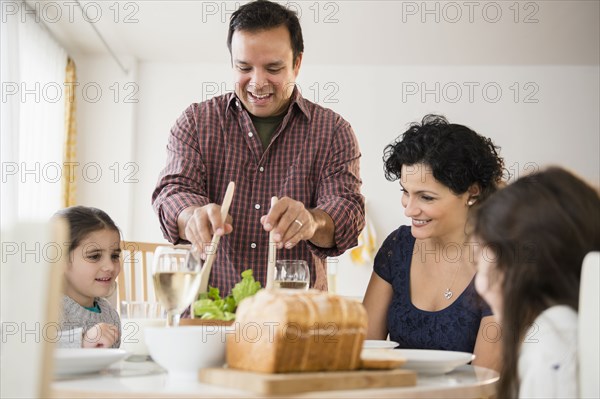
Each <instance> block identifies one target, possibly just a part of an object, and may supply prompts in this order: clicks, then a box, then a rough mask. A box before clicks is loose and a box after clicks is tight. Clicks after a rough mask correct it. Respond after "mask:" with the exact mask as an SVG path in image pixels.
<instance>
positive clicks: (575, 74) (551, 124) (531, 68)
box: [78, 3, 600, 296]
mask: <svg viewBox="0 0 600 399" xmlns="http://www.w3.org/2000/svg"><path fill="white" fill-rule="evenodd" d="M416 4H417V3H416ZM363 5H364V4H363ZM542 11H543V10H542ZM361 12H364V10H362V11H361V9H358V10H354V11H353V9H352V8H350V9H345V13H346V14H344V16H345V17H346V18H347V19H346V20H348V21H355V22H354V23H353V24H350V25H352V26H349V25H344V26H343V27H341V29H342V33H343V30H344V29H347V30H348V32H350V30H352V35H351V37H352V38H353V43H352V46H350V47H348V48H345V49H344V50H343V58H344V59H348V58H349V56H348V52H351V51H354V52H358V53H359V55H358V56H355V57H354V59H360V58H361V57H360V53H361V52H363V51H364V53H365V54H372V53H373V51H374V50H373V48H374V47H375V48H377V49H378V50H377V51H380V52H386V51H390V52H391V53H393V54H395V55H394V56H390V57H389V59H385V60H384V61H383V62H371V58H369V57H366V58H365V59H364V62H347V63H341V64H335V65H333V64H330V63H323V62H320V61H319V59H315V58H312V57H311V55H310V54H311V47H310V46H313V47H314V46H317V47H318V46H320V43H319V38H315V37H312V36H311V35H310V33H309V34H307V35H306V36H307V49H306V57H305V59H304V65H303V67H302V69H301V72H300V79H299V81H298V83H299V85H300V87H301V88H302V90H303V93H304V94H305V96H306V97H307V98H308V99H310V100H313V101H316V102H318V103H320V104H321V105H324V106H326V107H329V108H332V109H334V110H335V111H337V112H339V113H340V114H341V115H342V116H344V117H345V118H346V119H347V120H348V121H350V122H351V124H352V126H353V127H354V130H355V132H356V134H357V136H358V139H359V142H360V144H361V150H362V153H363V158H362V164H361V168H362V171H361V172H362V177H363V181H364V186H363V193H364V194H365V196H366V197H367V199H368V205H367V206H368V211H369V213H370V215H371V217H372V221H373V223H374V225H375V227H376V230H377V234H378V243H381V242H382V240H383V239H384V238H385V236H386V235H387V234H389V233H390V232H391V231H392V230H394V229H395V228H396V227H397V226H398V225H400V224H403V223H406V222H407V219H405V218H404V216H403V210H402V207H401V205H400V193H399V189H398V185H397V183H391V182H388V181H386V180H385V178H384V177H383V171H382V161H381V157H382V151H383V148H384V147H385V145H387V144H389V143H390V142H391V141H392V140H394V139H395V138H396V137H397V136H398V135H399V134H400V133H402V132H403V131H404V130H405V129H406V127H407V125H408V124H409V123H410V122H414V121H418V120H420V119H421V118H422V117H423V115H425V114H426V113H431V112H434V113H442V114H444V115H446V116H447V117H448V118H449V119H450V120H451V121H453V122H456V123H462V124H466V125H468V126H470V127H472V128H473V129H474V130H476V131H477V132H479V133H481V134H483V135H486V136H489V137H491V138H492V139H493V140H494V141H495V142H496V143H497V144H498V145H500V146H501V147H502V150H501V154H502V155H503V156H504V158H505V161H506V166H507V168H508V169H509V170H510V171H511V172H512V173H513V175H516V176H518V175H522V174H524V173H526V172H528V171H531V170H532V169H533V168H537V167H543V166H545V165H548V164H559V165H563V166H566V167H568V168H570V169H572V170H574V171H575V172H577V173H579V174H580V175H582V176H583V177H585V178H587V179H589V180H590V181H591V182H592V183H594V184H596V185H599V182H600V176H599V170H600V156H599V149H600V139H599V136H600V135H599V132H600V120H599V112H598V109H600V99H599V93H600V81H599V76H600V68H599V66H598V60H597V59H595V61H594V57H592V62H590V59H589V54H597V53H598V51H597V49H594V48H593V47H594V46H595V43H597V40H598V39H597V38H593V37H590V40H589V41H586V40H584V41H583V43H582V42H581V41H578V42H577V43H576V45H571V44H570V43H569V41H568V40H565V39H564V38H563V39H560V40H559V39H557V38H559V37H563V34H562V33H560V32H558V33H557V31H556V29H555V25H553V24H548V23H544V22H547V21H549V20H552V21H559V20H560V18H561V17H563V16H565V14H564V10H561V9H560V8H558V9H556V10H555V12H554V13H553V14H551V15H549V14H548V13H546V14H544V13H542V14H540V18H542V17H543V18H542V19H541V21H542V22H541V23H539V24H537V25H536V26H535V30H532V28H531V27H529V28H527V29H529V30H527V29H525V28H523V27H521V28H519V29H521V30H520V32H522V33H525V34H526V36H523V37H519V36H515V34H514V29H515V27H514V26H513V25H511V24H509V23H505V24H500V25H493V26H491V25H489V24H488V25H486V26H484V25H482V24H481V23H480V24H479V25H477V24H474V25H473V24H472V25H469V24H462V25H449V24H446V29H447V31H444V29H442V28H443V26H441V25H436V26H435V27H434V32H435V34H433V35H430V36H432V37H429V36H428V37H426V38H423V41H424V42H423V43H424V46H425V47H427V46H428V45H429V46H430V45H431V44H432V43H437V42H439V43H438V47H430V51H431V52H435V51H438V50H439V51H442V52H443V53H444V54H453V55H454V56H453V58H452V59H451V60H450V61H449V62H448V64H444V63H443V62H440V61H439V60H440V58H438V59H437V61H433V60H430V62H423V63H422V64H415V63H414V62H413V61H414V58H413V57H411V53H410V51H411V49H413V50H414V51H417V50H415V48H417V47H418V46H417V45H415V44H414V43H415V42H418V41H419V40H420V36H419V34H422V33H423V32H427V29H424V27H423V26H422V25H419V26H416V27H415V28H414V29H413V30H412V31H410V30H408V31H407V29H406V26H405V25H403V26H402V29H401V32H400V33H402V36H401V39H402V40H406V41H411V43H412V45H411V46H408V48H407V46H406V45H403V47H402V48H403V49H407V51H408V53H406V54H405V55H406V57H405V59H406V62H403V60H404V58H403V57H402V56H398V54H401V55H404V54H403V53H402V51H399V50H398V51H396V50H395V45H396V42H397V41H399V40H400V38H398V37H396V36H394V35H392V36H390V33H393V34H399V33H398V32H396V31H395V30H393V29H392V30H390V29H391V28H390V27H389V26H388V27H387V28H386V27H385V26H383V27H382V26H380V24H381V22H382V21H381V20H369V19H367V18H363V15H362V14H361ZM349 13H352V14H349ZM380 15H384V14H380ZM385 16H389V15H387V14H385ZM565 17H568V15H567V16H565ZM392 19H393V18H392ZM361 21H362V24H360V25H356V24H357V23H358V22H361ZM392 22H393V21H390V23H392ZM396 22H397V23H400V22H399V21H396ZM570 23H571V24H572V23H574V22H573V21H571V22H570ZM597 26H598V21H595V25H593V26H590V27H586V29H588V30H589V32H591V33H594V32H597ZM309 28H310V26H308V27H306V26H305V28H304V29H305V32H306V31H307V29H309ZM332 28H333V27H332ZM335 28H336V29H338V30H336V31H335V32H333V33H334V37H338V36H339V34H340V31H339V29H340V27H339V26H336V27H335ZM356 29H360V30H362V31H364V32H365V38H364V40H362V41H361V40H360V35H357V33H356ZM490 30H494V32H495V33H494V35H495V40H496V42H495V43H493V44H490V46H491V47H492V48H498V49H502V51H505V52H506V54H507V56H508V57H509V59H511V60H513V62H502V60H501V59H502V57H501V56H500V55H498V54H496V55H495V56H494V57H490V54H495V53H494V51H493V49H490V48H488V47H486V42H485V40H481V39H479V40H478V39H477V36H478V34H477V32H479V31H481V32H482V34H483V33H489V31H490ZM411 32H412V34H411ZM444 32H447V33H448V35H450V36H451V35H453V34H454V35H455V36H453V37H456V35H457V34H459V36H460V37H463V38H464V37H470V36H473V37H474V39H473V42H474V43H476V44H477V46H479V47H473V48H470V47H469V46H470V45H465V44H464V43H458V42H453V41H452V40H450V39H449V38H448V37H444V36H443V35H444ZM457 32H458V33H457ZM504 36H506V41H505V42H502V40H501V38H502V37H504ZM342 37H343V36H342ZM544 37H552V38H555V39H556V40H554V41H553V40H548V41H544V40H543V38H544ZM532 38H534V39H535V40H533V39H532ZM222 39H223V40H222V41H224V38H222ZM438 39H439V40H438ZM538 39H539V41H538ZM217 40H221V39H217ZM340 40H341V39H340ZM309 44H310V46H309ZM500 44H501V45H500ZM399 45H400V44H399ZM449 46H450V47H452V46H455V50H456V51H451V49H449V48H448V47H449ZM321 47H322V46H321ZM536 48H539V51H540V52H542V53H544V54H546V55H547V54H552V56H551V57H550V59H551V61H552V62H548V57H546V58H545V61H546V62H545V63H543V62H540V63H539V64H537V63H535V54H532V53H531V50H532V49H534V50H535V49H536ZM338 50H339V49H338ZM338 50H336V49H335V48H330V49H329V51H330V52H333V53H335V51H338ZM339 51H340V52H341V51H342V50H339ZM419 51H421V52H422V51H423V49H422V48H421V49H420V50H419ZM461 52H463V53H464V54H466V56H465V57H464V58H465V59H464V60H463V61H461V57H460V56H457V54H459V55H460V54H462V53H461ZM425 53H427V51H425ZM478 54H481V56H480V57H478ZM521 55H522V57H520V56H521ZM578 55H579V56H580V58H577V56H578ZM521 58H522V59H523V60H524V62H516V61H515V60H520V59H521ZM596 58H597V57H596ZM421 59H423V58H421ZM441 59H443V57H442V58H441ZM490 59H493V60H494V61H495V62H494V63H493V64H489V63H488V64H486V62H489V60H490ZM574 59H581V60H583V61H582V62H581V65H577V63H576V62H574V61H573V60H574ZM478 60H479V61H478ZM561 60H564V62H561ZM131 62H132V63H134V64H135V62H134V61H131ZM78 67H79V71H80V81H82V80H84V79H87V78H88V77H89V78H90V79H91V77H92V76H94V79H96V80H98V79H101V80H103V81H105V82H104V83H103V84H105V85H110V84H112V83H110V82H114V81H119V82H121V84H124V83H126V82H135V83H136V84H137V85H138V87H139V93H137V95H136V97H137V98H138V99H139V102H138V103H136V104H126V103H123V102H122V101H121V102H120V103H117V104H115V103H114V101H113V102H112V103H106V104H103V105H93V106H92V105H90V104H84V105H83V106H81V107H80V114H79V121H80V122H79V124H80V133H79V147H78V148H79V159H80V162H82V163H85V162H91V161H93V160H95V161H96V162H98V163H100V164H102V165H105V166H104V167H105V168H108V166H110V165H112V164H113V163H114V162H115V161H118V162H120V163H121V172H122V173H124V172H126V171H124V170H123V164H124V163H125V162H135V164H136V167H137V173H136V174H135V178H136V179H137V182H135V183H124V182H123V181H122V180H123V177H121V181H119V182H117V183H115V182H114V181H108V180H107V181H104V180H103V181H101V182H99V183H95V184H82V183H80V184H79V187H78V199H79V200H80V202H82V203H85V204H88V205H96V206H99V207H101V208H103V209H105V210H106V211H107V212H109V213H110V214H111V215H112V216H114V218H115V220H116V221H117V222H118V223H119V224H120V225H121V226H123V230H124V232H125V233H126V234H125V236H126V238H127V239H132V240H140V241H162V240H163V239H162V234H161V232H160V229H159V225H158V221H157V218H156V216H155V214H154V212H153V211H152V208H151V205H150V197H151V193H152V190H153V188H154V184H155V183H156V179H157V177H158V173H159V171H160V169H161V168H162V167H163V166H164V162H165V158H166V154H165V146H166V142H167V137H168V134H169V129H170V127H171V126H172V124H173V122H174V121H175V119H176V118H177V117H178V116H179V115H180V113H181V112H182V111H183V109H184V108H185V107H187V106H188V105H189V104H190V103H192V102H199V101H202V100H203V99H205V98H206V97H209V96H210V95H212V94H221V93H222V92H224V91H228V90H231V88H232V85H231V73H230V69H229V60H228V59H227V58H224V59H219V60H217V62H215V63H210V64H209V63H187V64H182V63H179V62H170V63H169V62H158V61H140V62H139V64H138V68H137V72H136V73H132V75H130V76H125V75H123V73H122V72H120V71H119V70H118V68H116V66H115V64H114V63H113V64H111V61H110V59H108V58H105V59H103V60H100V61H99V60H98V59H93V58H86V57H82V58H81V59H80V60H79V62H78ZM133 70H134V72H135V68H133ZM436 85H438V86H436ZM436 87H439V89H436ZM470 87H471V88H473V91H472V92H470V91H469V88H470ZM215 88H217V90H216V91H217V92H216V93H215V92H214V89H215ZM498 88H499V89H500V90H501V94H498V93H499V92H498V91H497V89H498ZM417 89H418V92H417V93H415V90H417ZM423 89H425V90H428V91H427V93H429V94H426V95H425V96H424V97H421V94H422V93H423ZM457 89H460V90H461V92H460V95H459V92H457ZM484 89H485V90H484ZM107 91H109V90H108V89H107ZM317 93H318V96H317ZM517 93H518V98H516V97H515V95H516V94H517ZM110 94H111V95H112V94H113V93H112V92H110ZM436 95H437V97H436ZM317 97H318V98H317ZM133 143H135V144H133ZM105 173H106V174H107V175H110V176H111V177H113V175H114V171H113V170H106V171H105ZM339 261H340V262H339V266H338V292H340V293H342V294H344V295H356V296H360V295H362V294H363V293H364V289H365V287H366V284H367V282H368V278H369V276H370V272H371V267H370V266H368V265H367V266H357V265H353V264H351V262H350V261H349V260H348V258H347V257H346V256H342V257H340V259H339Z"/></svg>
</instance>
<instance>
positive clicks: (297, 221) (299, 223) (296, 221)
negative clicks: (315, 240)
mask: <svg viewBox="0 0 600 399" xmlns="http://www.w3.org/2000/svg"><path fill="white" fill-rule="evenodd" d="M294 223H298V226H300V228H302V226H304V223H302V222H301V221H299V220H298V219H295V220H294Z"/></svg>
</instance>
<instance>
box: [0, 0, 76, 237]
mask: <svg viewBox="0 0 600 399" xmlns="http://www.w3.org/2000/svg"><path fill="white" fill-rule="evenodd" d="M22 6H25V5H24V3H22ZM3 18H4V21H3V22H2V32H1V33H2V39H1V40H2V43H1V44H2V47H1V48H0V49H1V53H2V54H1V56H0V59H1V60H2V61H1V63H2V65H1V78H2V97H3V98H2V109H1V115H2V117H1V118H0V119H1V128H2V135H1V136H2V141H1V145H2V150H1V151H2V152H1V155H2V163H1V165H2V190H0V192H1V194H0V195H1V198H0V207H1V222H2V227H7V226H9V225H13V224H15V223H17V222H22V221H41V220H47V219H48V218H49V217H50V216H51V215H52V214H53V213H54V212H55V211H56V210H58V209H59V208H60V205H61V176H62V173H63V172H64V171H63V152H64V149H63V143H64V134H65V133H64V112H65V97H66V93H67V91H66V88H65V84H64V82H65V67H66V63H67V54H66V52H65V50H64V49H63V48H62V47H61V46H60V45H59V44H58V43H56V41H55V40H54V39H53V38H52V37H51V36H50V34H49V33H48V32H47V31H46V30H45V29H44V28H43V27H42V26H40V25H38V24H37V23H36V21H35V18H33V17H28V18H25V19H22V18H21V15H19V13H17V14H15V15H3Z"/></svg>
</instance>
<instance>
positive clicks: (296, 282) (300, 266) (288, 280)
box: [273, 260, 310, 290]
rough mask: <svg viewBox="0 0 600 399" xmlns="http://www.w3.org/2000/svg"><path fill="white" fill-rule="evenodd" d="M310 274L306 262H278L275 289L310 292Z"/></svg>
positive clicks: (274, 281)
mask: <svg viewBox="0 0 600 399" xmlns="http://www.w3.org/2000/svg"><path fill="white" fill-rule="evenodd" d="M309 284H310V272H309V270H308V264H307V263H306V261H304V260H278V261H277V262H276V263H275V278H274V279H273V286H274V287H275V288H292V289H297V290H308V286H309Z"/></svg>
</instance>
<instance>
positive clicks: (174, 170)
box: [152, 88, 365, 294]
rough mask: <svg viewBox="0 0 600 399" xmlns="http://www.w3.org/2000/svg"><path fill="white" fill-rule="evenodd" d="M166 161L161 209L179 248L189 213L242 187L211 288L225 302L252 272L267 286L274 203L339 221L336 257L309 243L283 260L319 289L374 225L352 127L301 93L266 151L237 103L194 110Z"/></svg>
mask: <svg viewBox="0 0 600 399" xmlns="http://www.w3.org/2000/svg"><path fill="white" fill-rule="evenodd" d="M167 154H168V158H167V166H166V167H165V168H164V170H163V171H162V173H161V174H160V177H159V180H158V184H157V186H156V189H155V191H154V193H153V195H152V203H153V206H154V209H155V211H156V212H157V214H158V217H159V219H160V224H161V228H162V231H163V234H164V235H165V237H166V238H167V239H168V240H169V241H170V242H172V243H178V242H181V241H182V240H181V239H180V237H179V231H178V227H177V218H178V216H179V214H180V213H181V211H183V210H184V209H185V208H187V207H189V206H193V205H197V206H204V205H206V204H209V203H217V204H220V203H221V202H222V201H223V197H224V195H225V190H226V188H227V184H228V183H229V181H234V182H235V184H236V188H235V195H234V197H233V202H232V204H231V207H230V209H229V213H230V214H231V216H232V218H233V233H231V234H229V235H226V236H223V237H221V241H220V244H219V248H218V254H217V259H216V260H215V263H214V264H213V268H212V272H211V276H210V281H209V284H210V285H212V286H214V287H218V288H219V289H220V290H221V292H222V293H223V294H226V293H228V292H230V290H231V288H232V287H233V285H235V283H236V282H238V281H239V280H240V279H241V277H240V273H241V272H242V271H244V270H246V269H249V268H252V269H253V270H254V275H255V277H256V278H257V280H259V281H260V282H261V283H262V285H263V286H264V285H265V282H266V271H267V258H268V247H269V234H268V233H267V232H266V231H265V230H264V229H263V227H262V225H261V224H260V217H261V216H262V215H265V214H267V213H268V211H269V206H270V199H271V197H272V196H277V197H278V198H281V197H284V196H287V197H290V198H292V199H295V200H297V201H301V202H302V203H303V204H304V206H305V207H306V208H307V209H308V208H318V209H321V210H323V211H325V212H326V213H327V214H328V215H329V216H330V217H331V218H332V219H333V222H334V225H335V235H334V240H335V246H334V247H333V248H327V249H325V248H319V247H317V246H315V245H313V244H312V243H310V242H308V241H301V242H300V243H299V244H298V245H296V246H295V247H294V248H292V249H289V250H288V249H282V250H279V251H278V253H277V258H278V259H304V260H306V261H307V262H308V264H309V268H310V273H311V287H315V288H318V289H323V290H325V289H327V274H326V273H327V270H326V263H325V261H326V258H327V256H337V255H340V254H341V253H343V252H344V251H346V250H347V249H349V248H351V247H353V246H355V245H356V244H357V237H358V235H359V233H360V231H361V230H362V228H363V227H364V223H365V217H364V198H363V196H362V195H361V193H360V186H361V184H362V182H361V179H360V176H359V159H360V150H359V148H358V142H357V140H356V137H355V135H354V132H353V130H352V128H351V126H350V124H349V123H348V122H346V121H345V120H344V119H342V118H341V117H340V116H339V115H338V114H336V113H335V112H333V111H331V110H329V109H326V108H323V107H321V106H318V105H316V104H313V103H311V102H310V101H307V100H306V99H304V98H303V97H302V96H301V95H300V93H299V91H298V89H297V88H296V89H295V90H294V93H293V94H292V97H291V103H290V106H289V108H288V111H287V114H286V115H285V118H284V119H283V122H282V123H281V126H279V127H278V128H277V129H276V131H275V133H274V135H273V138H272V139H271V142H270V144H269V146H268V147H267V148H266V149H265V150H263V147H262V144H261V141H260V138H259V136H258V134H257V132H256V129H255V128H254V126H253V124H252V121H251V119H250V117H249V115H248V112H247V111H246V110H245V109H244V107H243V106H242V104H241V102H240V101H239V99H238V98H237V96H236V95H235V93H229V94H226V95H222V96H218V97H215V98H213V99H211V100H208V101H205V102H203V103H201V104H192V105H190V106H189V107H188V108H187V109H186V110H185V111H184V112H183V114H182V115H181V117H179V119H178V120H177V122H176V123H175V126H173V128H172V129H171V134H170V137H169V142H168V144H167Z"/></svg>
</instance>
